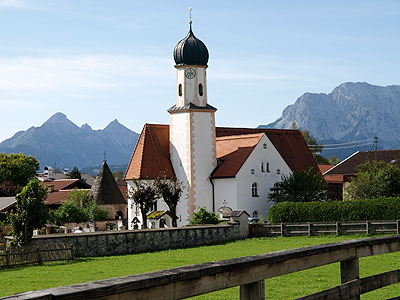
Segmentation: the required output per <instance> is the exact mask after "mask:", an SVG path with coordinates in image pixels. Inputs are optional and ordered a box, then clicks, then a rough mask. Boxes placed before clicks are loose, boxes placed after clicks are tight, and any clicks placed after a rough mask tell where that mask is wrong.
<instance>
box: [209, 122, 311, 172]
mask: <svg viewBox="0 0 400 300" xmlns="http://www.w3.org/2000/svg"><path fill="white" fill-rule="evenodd" d="M252 133H265V134H266V135H267V137H268V139H269V140H270V141H271V142H272V144H273V145H274V147H275V148H276V149H277V150H278V152H279V153H280V154H281V156H282V158H283V159H284V160H285V162H286V163H287V165H288V166H289V168H290V169H291V170H292V171H304V170H306V169H308V168H309V167H312V168H313V169H314V170H315V171H317V172H318V166H317V163H316V162H315V159H314V157H313V156H312V154H311V152H310V150H309V149H308V146H307V144H306V141H305V140H304V138H303V135H302V134H301V131H300V130H291V129H265V128H254V129H253V128H229V127H217V128H216V135H217V137H220V136H227V135H241V134H252Z"/></svg>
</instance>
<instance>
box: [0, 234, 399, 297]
mask: <svg viewBox="0 0 400 300" xmlns="http://www.w3.org/2000/svg"><path fill="white" fill-rule="evenodd" d="M362 237H366V236H361V235H357V236H354V235H353V236H339V237H336V236H322V237H276V238H254V239H246V240H242V241H235V242H231V243H226V244H223V245H217V246H203V247H196V248H187V249H178V250H166V251H159V252H153V253H142V254H133V255H123V256H112V257H95V258H77V259H76V260H75V261H71V262H57V263H48V264H46V265H44V266H25V267H18V268H15V269H2V270H0V296H7V295H12V294H15V293H22V292H25V291H30V290H39V289H45V288H50V287H56V286H63V285H69V284H75V283H82V282H87V281H93V280H100V279H106V278H112V277H119V276H125V275H131V274H138V273H143V272H151V271H157V270H163V269H168V268H174V267H179V266H185V265H190V264H198V263H203V262H208V261H214V260H221V259H228V258H234V257H240V256H248V255H255V254H261V253H267V252H273V251H278V250H285V249H292V248H299V247H303V246H311V245H317V244H325V243H332V242H336V241H342V240H348V239H354V238H362ZM394 269H400V253H391V254H385V255H379V256H374V257H366V258H362V259H361V260H360V276H361V277H365V276H369V275H373V274H377V273H382V272H385V271H389V270H394ZM338 284H340V271H339V263H335V264H331V265H327V266H323V267H318V268H314V269H310V270H306V271H301V272H297V273H293V274H288V275H285V276H280V277H277V278H272V279H268V280H266V288H265V290H266V299H274V300H277V299H293V298H296V297H300V296H304V295H307V294H310V293H313V292H317V291H320V290H323V289H326V288H330V287H333V286H335V285H338ZM399 295H400V284H396V285H392V286H389V287H386V288H383V289H381V290H379V291H375V292H371V293H368V294H366V295H363V296H362V297H361V298H362V299H371V300H372V299H373V300H378V299H387V298H391V297H395V296H399ZM238 298H239V288H238V287H236V288H231V289H226V290H222V291H218V292H214V293H210V294H206V295H203V296H199V297H195V298H192V299H225V300H226V299H238Z"/></svg>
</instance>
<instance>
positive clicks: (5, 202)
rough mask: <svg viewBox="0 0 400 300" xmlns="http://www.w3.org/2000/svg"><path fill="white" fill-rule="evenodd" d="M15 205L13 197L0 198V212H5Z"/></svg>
mask: <svg viewBox="0 0 400 300" xmlns="http://www.w3.org/2000/svg"><path fill="white" fill-rule="evenodd" d="M16 204H17V199H16V198H15V197H1V198H0V212H6V211H8V210H9V209H10V208H12V207H14V206H15V205H16Z"/></svg>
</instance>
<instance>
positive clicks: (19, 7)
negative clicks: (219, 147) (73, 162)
mask: <svg viewBox="0 0 400 300" xmlns="http://www.w3.org/2000/svg"><path fill="white" fill-rule="evenodd" d="M189 7H192V8H193V10H192V16H193V31H194V34H195V35H196V37H198V38H199V39H201V40H202V41H203V42H204V43H205V44H206V46H207V48H208V51H209V53H210V59H209V63H208V66H209V67H208V71H207V72H208V73H207V76H208V103H209V104H211V105H213V106H215V107H216V108H218V111H217V113H216V125H217V126H235V127H239V126H240V127H256V126H258V125H260V124H268V123H271V122H273V121H275V120H276V119H277V118H279V117H280V115H281V113H282V111H283V109H284V108H285V107H286V106H287V105H290V104H293V103H294V102H295V101H296V99H297V98H298V97H299V96H301V95H302V94H303V93H305V92H313V93H329V92H331V91H332V90H333V89H334V88H335V87H336V86H338V85H340V84H341V83H343V82H348V81H353V82H369V83H371V84H377V85H384V86H385V85H393V84H400V72H399V70H400V39H399V32H400V1H397V0H396V1H388V0H375V1H368V0H362V1H361V0H359V1H356V0H354V1H351V0H347V1H323V0H319V1H308V0H304V1H294V0H292V1H285V0H281V1H261V0H260V1H256V0H254V1H235V0H231V1H216V0H213V1H209V0H202V1H187V0H179V1H178V0H168V1H162V0H159V1H134V0H79V1H70V0H0V141H2V140H4V139H7V138H10V137H11V136H12V135H13V134H15V133H16V132H17V131H20V130H26V129H28V128H29V127H31V126H40V125H41V124H42V123H43V122H45V121H46V120H47V119H48V118H49V117H50V116H52V115H53V114H54V113H56V112H63V113H64V114H66V115H67V117H68V118H69V119H70V120H71V121H73V122H74V123H75V124H77V125H78V126H81V125H83V124H84V123H88V124H89V125H90V126H91V127H92V128H93V129H102V128H104V127H105V126H106V125H107V124H108V123H110V122H111V121H112V120H114V119H118V121H119V122H120V123H122V124H123V125H125V126H127V127H128V128H130V129H132V130H134V131H136V132H140V131H141V129H142V127H143V125H144V124H145V123H163V124H168V122H169V114H168V113H167V109H168V108H169V107H171V106H172V105H174V104H175V101H176V100H175V95H176V91H175V80H176V74H175V72H176V70H175V68H174V61H173V56H172V53H173V49H174V47H175V45H176V44H177V43H178V42H179V41H180V40H181V39H183V38H184V37H185V36H186V34H187V32H188V27H189V24H188V20H189V12H188V8H189Z"/></svg>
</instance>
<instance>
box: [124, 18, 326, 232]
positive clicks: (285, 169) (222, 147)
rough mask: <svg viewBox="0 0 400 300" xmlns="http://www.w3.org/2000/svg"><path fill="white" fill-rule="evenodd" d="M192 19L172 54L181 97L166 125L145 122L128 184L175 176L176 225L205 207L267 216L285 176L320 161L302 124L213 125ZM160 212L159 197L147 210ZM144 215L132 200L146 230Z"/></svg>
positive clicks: (132, 213) (132, 220) (131, 213)
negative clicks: (287, 126)
mask: <svg viewBox="0 0 400 300" xmlns="http://www.w3.org/2000/svg"><path fill="white" fill-rule="evenodd" d="M189 23H190V25H189V32H188V34H187V36H186V37H185V38H184V39H182V40H181V41H180V42H179V43H178V44H177V45H176V46H175V49H174V52H173V55H174V60H175V69H176V103H175V104H174V105H173V106H171V107H170V108H169V109H168V113H169V114H170V122H169V125H164V124H145V125H144V127H143V130H142V132H141V134H140V137H139V139H138V142H137V144H136V147H135V149H134V152H133V155H132V158H131V160H130V163H129V165H128V168H127V171H126V173H125V180H126V182H127V186H128V189H135V188H136V186H135V184H134V182H133V180H135V179H140V180H142V181H151V180H155V179H157V178H159V177H167V178H174V177H176V178H177V179H178V180H179V181H180V183H181V186H182V189H183V192H182V195H181V199H180V201H179V203H178V206H177V211H176V216H173V217H176V218H177V224H178V226H185V225H187V224H188V223H189V221H190V220H191V218H192V215H193V213H194V212H196V211H198V210H199V209H200V208H202V207H205V208H206V209H207V211H210V212H215V213H217V214H218V212H221V211H222V210H224V209H226V208H229V209H231V210H245V211H246V212H248V214H249V215H251V216H252V217H254V218H260V217H261V216H264V217H266V216H267V211H268V208H269V207H270V206H271V205H272V203H271V202H268V193H269V192H270V188H271V187H273V185H274V184H275V183H276V182H277V181H280V179H281V176H282V175H289V174H290V173H291V172H293V171H302V170H306V169H308V168H310V167H312V168H314V170H318V167H317V165H316V162H315V160H314V158H313V156H312V154H311V152H310V150H309V149H308V147H307V144H306V142H305V140H304V138H303V136H302V134H301V132H300V131H299V130H283V129H258V128H231V127H216V126H215V115H216V111H217V109H216V108H215V107H214V106H213V105H211V104H209V103H208V93H207V67H208V65H207V64H208V59H209V52H208V50H207V47H206V45H205V44H204V43H203V42H202V41H201V40H200V39H198V38H197V37H196V36H195V35H194V33H193V31H192V22H191V21H190V22H189ZM171 104H172V103H171ZM155 211H157V212H159V213H157V215H162V214H164V215H168V214H166V212H167V211H168V206H167V205H166V204H165V203H164V202H163V200H162V199H159V200H158V201H157V203H155V205H154V211H152V212H150V213H149V215H151V214H154V212H155ZM139 220H141V215H140V210H139V209H138V208H137V207H136V206H135V204H134V203H133V201H132V200H131V199H129V198H128V229H133V228H134V226H135V228H141V224H140V223H139V224H137V223H138V222H139ZM149 225H150V226H148V227H150V228H151V227H152V224H151V223H150V224H149ZM162 227H168V222H163V223H162Z"/></svg>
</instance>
